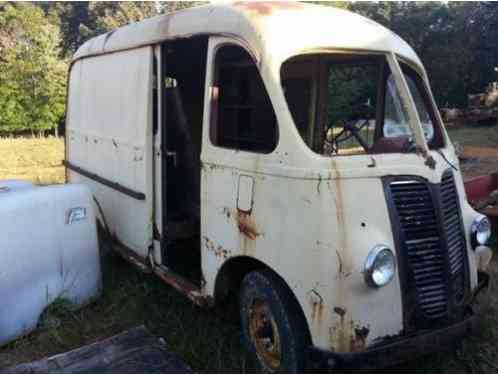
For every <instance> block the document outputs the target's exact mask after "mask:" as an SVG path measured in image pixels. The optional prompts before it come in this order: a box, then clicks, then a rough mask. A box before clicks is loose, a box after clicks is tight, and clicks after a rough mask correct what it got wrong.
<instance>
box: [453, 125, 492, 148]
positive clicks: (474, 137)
mask: <svg viewBox="0 0 498 375" xmlns="http://www.w3.org/2000/svg"><path fill="white" fill-rule="evenodd" d="M446 129H447V131H448V135H449V136H450V138H451V140H452V141H453V142H457V143H459V144H460V145H462V146H475V147H498V124H495V125H490V126H478V125H475V126H470V125H469V126H459V127H448V128H446Z"/></svg>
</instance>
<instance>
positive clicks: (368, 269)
mask: <svg viewBox="0 0 498 375" xmlns="http://www.w3.org/2000/svg"><path fill="white" fill-rule="evenodd" d="M395 271H396V259H395V257H394V254H393V252H392V251H391V249H389V248H388V247H387V246H385V245H377V246H375V247H374V248H373V249H372V250H370V252H369V253H368V256H367V260H366V261H365V268H364V276H365V282H366V283H367V284H368V285H369V286H371V287H375V288H380V287H382V286H384V285H387V284H388V283H389V282H390V281H391V280H392V279H393V277H394V273H395Z"/></svg>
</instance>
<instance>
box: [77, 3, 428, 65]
mask: <svg viewBox="0 0 498 375" xmlns="http://www.w3.org/2000/svg"><path fill="white" fill-rule="evenodd" d="M203 34H204V35H225V36H231V37H235V38H237V39H239V40H241V41H243V42H245V43H246V44H247V45H248V47H249V48H250V49H251V52H252V53H253V54H254V55H255V57H256V58H257V59H261V58H265V56H266V57H271V58H272V59H278V60H279V62H282V61H283V60H285V59H287V58H289V57H290V56H292V55H294V54H298V53H300V52H303V51H309V50H313V49H319V48H330V49H346V50H360V51H361V50H364V51H380V52H394V53H396V54H397V55H399V56H401V57H403V58H405V59H407V60H409V61H411V62H412V63H415V64H417V65H419V66H422V64H421V62H420V60H419V58H418V57H417V55H416V53H415V52H414V51H413V49H412V48H411V47H410V46H409V45H408V44H407V43H406V42H405V41H403V40H402V39H401V38H400V37H398V36H397V35H396V34H394V33H393V32H391V31H390V30H388V29H386V28H385V27H383V26H381V25H379V24H378V23H376V22H374V21H372V20H370V19H368V18H365V17H362V16H360V15H358V14H355V13H352V12H348V11H345V10H342V9H337V8H333V7H328V6H319V5H311V4H303V3H297V2H280V1H275V2H233V3H225V4H209V5H204V6H200V7H194V8H189V9H185V10H181V11H177V12H173V13H169V14H165V15H160V16H156V17H153V18H149V19H146V20H144V21H141V22H136V23H131V24H129V25H126V26H124V27H121V28H118V29H116V30H113V31H110V32H108V33H106V34H103V35H100V36H97V37H95V38H93V39H90V40H89V41H87V42H86V43H84V44H83V45H82V46H81V47H80V48H79V49H78V51H77V52H76V53H75V55H74V57H73V60H78V59H80V58H83V57H87V56H95V55H101V54H105V53H108V52H115V51H119V50H126V49H132V48H136V47H140V46H144V45H150V44H154V43H158V42H161V41H164V40H171V39H176V38H184V37H189V36H194V35H203Z"/></svg>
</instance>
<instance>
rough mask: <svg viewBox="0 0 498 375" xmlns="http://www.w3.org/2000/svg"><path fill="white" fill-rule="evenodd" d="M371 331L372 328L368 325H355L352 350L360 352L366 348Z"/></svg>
mask: <svg viewBox="0 0 498 375" xmlns="http://www.w3.org/2000/svg"><path fill="white" fill-rule="evenodd" d="M369 333H370V328H368V327H359V326H357V327H355V328H354V335H351V351H353V352H359V351H362V350H365V348H366V346H367V337H368V334H369Z"/></svg>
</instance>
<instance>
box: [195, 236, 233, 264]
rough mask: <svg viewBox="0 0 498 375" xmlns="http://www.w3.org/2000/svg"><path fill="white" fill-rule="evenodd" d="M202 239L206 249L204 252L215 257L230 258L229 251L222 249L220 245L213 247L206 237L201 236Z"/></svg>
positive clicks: (230, 253) (230, 252)
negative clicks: (208, 252)
mask: <svg viewBox="0 0 498 375" xmlns="http://www.w3.org/2000/svg"><path fill="white" fill-rule="evenodd" d="M202 239H203V241H204V247H205V248H206V250H207V251H210V252H212V253H214V255H215V256H216V257H220V258H223V259H227V258H228V257H230V256H232V251H231V250H227V249H224V248H223V247H221V246H220V245H218V246H215V245H214V243H213V242H212V241H211V240H210V239H209V238H207V237H206V236H203V237H202Z"/></svg>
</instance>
